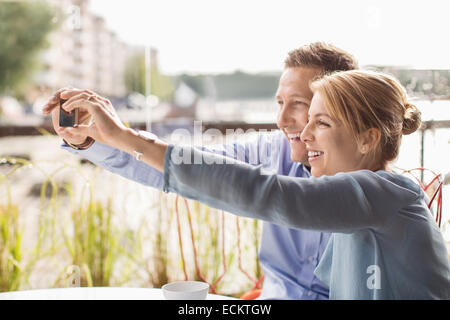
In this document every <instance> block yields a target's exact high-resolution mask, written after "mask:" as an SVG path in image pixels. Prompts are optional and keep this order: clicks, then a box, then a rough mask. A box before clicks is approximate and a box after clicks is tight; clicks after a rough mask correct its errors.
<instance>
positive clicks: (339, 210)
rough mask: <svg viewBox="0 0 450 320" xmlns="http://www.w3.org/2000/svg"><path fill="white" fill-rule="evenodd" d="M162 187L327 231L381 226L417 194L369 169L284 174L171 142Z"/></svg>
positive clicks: (258, 216)
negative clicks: (300, 175) (317, 174)
mask: <svg viewBox="0 0 450 320" xmlns="http://www.w3.org/2000/svg"><path fill="white" fill-rule="evenodd" d="M194 157H197V158H202V159H203V162H202V163H201V164H190V163H193V162H190V163H189V160H188V159H190V160H191V161H192V160H193V159H194ZM163 190H164V191H165V192H175V193H178V194H180V195H181V196H184V197H187V198H190V199H194V200H198V201H200V202H203V203H205V204H207V205H209V206H212V207H215V208H218V209H222V210H225V211H228V212H231V213H234V214H236V215H240V216H244V217H249V218H256V219H261V220H265V221H268V222H271V223H275V224H279V225H282V226H286V227H290V228H302V229H313V230H321V231H328V232H353V231H355V230H358V229H362V228H374V229H377V228H380V227H382V226H384V225H385V224H386V223H387V221H388V220H389V218H390V217H392V215H394V214H395V213H396V212H398V211H399V210H400V209H401V208H402V207H404V206H406V204H407V203H408V202H409V201H413V200H414V199H416V198H417V194H416V193H415V192H413V191H411V190H409V189H407V188H404V187H401V186H399V185H397V184H395V183H392V182H391V181H389V180H387V179H385V178H383V177H381V176H380V175H378V174H377V173H374V172H371V171H368V170H361V171H354V172H349V173H339V174H336V175H335V176H330V177H328V176H324V177H320V178H297V177H287V176H282V175H277V174H268V173H266V172H264V171H263V170H262V166H250V165H248V164H245V163H243V162H239V161H235V160H233V161H232V162H231V161H225V159H224V158H223V157H220V156H219V155H214V154H207V153H204V152H201V151H198V150H195V149H193V148H191V147H189V146H177V147H175V146H174V145H169V147H168V149H167V151H166V154H165V161H164V187H163Z"/></svg>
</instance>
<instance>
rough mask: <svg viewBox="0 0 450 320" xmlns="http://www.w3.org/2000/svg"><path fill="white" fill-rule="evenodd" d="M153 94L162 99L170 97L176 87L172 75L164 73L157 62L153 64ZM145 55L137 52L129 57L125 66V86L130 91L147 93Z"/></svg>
mask: <svg viewBox="0 0 450 320" xmlns="http://www.w3.org/2000/svg"><path fill="white" fill-rule="evenodd" d="M150 69H151V88H150V90H151V94H152V95H155V96H157V97H158V98H160V99H167V98H169V97H170V96H171V95H172V93H173V91H174V87H173V84H172V81H171V80H170V77H168V76H165V75H162V74H161V73H160V72H159V70H158V67H157V65H156V64H152V65H151V68H150ZM145 72H146V70H145V55H144V54H143V53H137V54H134V55H132V56H130V58H129V59H128V61H127V63H126V66H125V72H124V77H125V86H126V88H127V90H128V91H129V92H139V93H141V94H144V95H145V94H146V92H145Z"/></svg>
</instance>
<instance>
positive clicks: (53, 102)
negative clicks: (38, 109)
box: [42, 87, 74, 114]
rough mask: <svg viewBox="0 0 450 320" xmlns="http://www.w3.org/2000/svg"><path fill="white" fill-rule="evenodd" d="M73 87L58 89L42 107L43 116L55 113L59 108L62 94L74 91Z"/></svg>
mask: <svg viewBox="0 0 450 320" xmlns="http://www.w3.org/2000/svg"><path fill="white" fill-rule="evenodd" d="M73 89H74V88H72V87H64V88H60V89H58V90H57V91H56V92H55V93H54V94H53V95H52V96H51V97H50V98H49V99H48V101H47V103H46V104H45V105H44V106H43V107H42V113H43V114H49V113H51V112H52V111H53V109H54V108H55V107H57V106H59V99H60V95H61V93H62V92H64V91H67V90H73Z"/></svg>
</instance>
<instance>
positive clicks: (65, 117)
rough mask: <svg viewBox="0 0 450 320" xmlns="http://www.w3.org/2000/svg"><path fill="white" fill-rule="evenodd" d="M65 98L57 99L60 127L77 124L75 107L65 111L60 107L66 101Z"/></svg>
mask: <svg viewBox="0 0 450 320" xmlns="http://www.w3.org/2000/svg"><path fill="white" fill-rule="evenodd" d="M66 101H67V100H65V99H60V100H59V126H60V127H75V126H76V125H77V122H78V121H77V120H78V119H77V113H78V112H77V111H78V110H77V109H74V110H72V111H71V112H67V111H65V110H63V108H61V106H62V105H63V104H64V102H66Z"/></svg>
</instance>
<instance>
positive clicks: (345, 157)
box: [301, 93, 364, 177]
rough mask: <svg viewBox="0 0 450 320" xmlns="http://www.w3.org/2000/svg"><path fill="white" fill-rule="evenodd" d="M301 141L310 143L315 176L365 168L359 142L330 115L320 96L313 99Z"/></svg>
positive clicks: (311, 163) (309, 158)
mask: <svg viewBox="0 0 450 320" xmlns="http://www.w3.org/2000/svg"><path fill="white" fill-rule="evenodd" d="M301 139H302V141H303V142H304V143H305V144H306V149H307V151H308V161H309V163H310V165H311V174H312V176H314V177H320V176H322V175H328V176H332V175H335V174H336V173H338V172H347V171H354V170H360V169H364V164H363V161H362V160H363V159H362V158H363V157H362V154H361V152H360V151H359V148H358V143H357V142H356V139H355V138H354V137H353V136H352V134H351V132H350V130H349V129H347V128H346V127H345V126H344V125H343V124H342V123H340V122H339V121H338V120H337V119H334V118H332V117H331V116H330V114H329V112H328V110H327V109H326V107H325V103H324V101H323V99H322V97H321V96H320V94H319V93H315V94H314V96H313V98H312V101H311V106H310V108H309V113H308V124H307V125H306V127H305V129H304V130H303V132H302V134H301Z"/></svg>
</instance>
